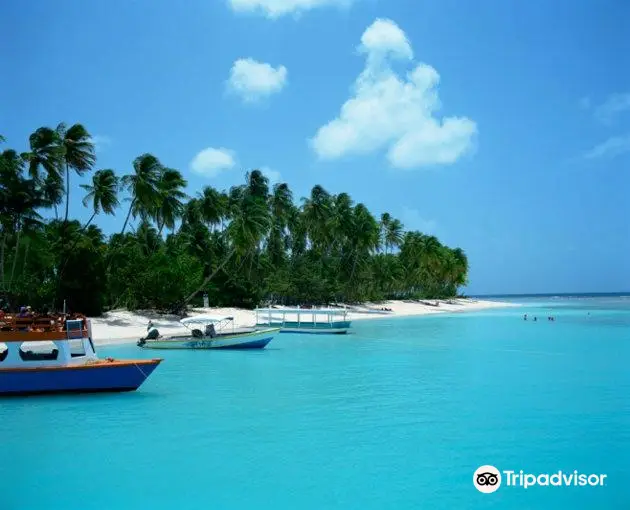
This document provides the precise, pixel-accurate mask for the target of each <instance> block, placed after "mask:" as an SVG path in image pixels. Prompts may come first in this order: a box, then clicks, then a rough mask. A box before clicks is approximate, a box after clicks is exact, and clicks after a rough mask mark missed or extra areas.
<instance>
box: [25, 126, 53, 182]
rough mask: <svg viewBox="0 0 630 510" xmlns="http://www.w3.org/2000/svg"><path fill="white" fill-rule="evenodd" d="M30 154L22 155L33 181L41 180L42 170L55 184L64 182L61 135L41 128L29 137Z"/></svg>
mask: <svg viewBox="0 0 630 510" xmlns="http://www.w3.org/2000/svg"><path fill="white" fill-rule="evenodd" d="M28 142H29V147H30V152H25V153H23V154H22V158H23V159H24V160H25V161H26V162H28V173H29V175H30V176H31V178H32V179H35V180H36V181H40V180H41V173H40V169H43V170H44V171H45V172H46V177H49V178H50V179H51V180H52V181H53V182H56V183H58V182H63V177H62V175H61V170H62V168H61V164H62V158H63V149H62V147H61V144H60V140H59V133H58V132H57V131H55V130H54V129H51V128H49V127H40V128H39V129H37V130H36V131H35V132H34V133H33V134H31V135H30V136H29V137H28Z"/></svg>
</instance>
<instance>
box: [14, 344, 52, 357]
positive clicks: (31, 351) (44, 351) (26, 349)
mask: <svg viewBox="0 0 630 510" xmlns="http://www.w3.org/2000/svg"><path fill="white" fill-rule="evenodd" d="M58 356H59V349H57V346H56V345H55V344H54V343H53V342H24V343H23V344H22V345H20V358H22V361H48V360H56V359H57V357H58Z"/></svg>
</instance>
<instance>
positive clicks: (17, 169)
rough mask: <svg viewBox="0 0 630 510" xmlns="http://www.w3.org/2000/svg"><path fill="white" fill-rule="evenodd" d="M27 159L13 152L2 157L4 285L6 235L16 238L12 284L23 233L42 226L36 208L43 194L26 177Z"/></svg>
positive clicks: (0, 195) (0, 264) (0, 257)
mask: <svg viewBox="0 0 630 510" xmlns="http://www.w3.org/2000/svg"><path fill="white" fill-rule="evenodd" d="M23 168H24V159H23V158H22V157H20V156H19V155H18V154H17V153H16V152H15V151H13V150H5V151H4V152H2V153H1V154H0V220H1V226H2V242H1V247H0V267H1V268H2V269H1V276H2V284H3V287H6V288H8V287H10V285H9V286H6V283H5V279H4V255H5V253H4V252H5V246H6V239H7V235H9V234H15V252H14V255H13V264H12V268H11V277H10V284H12V283H13V281H14V277H15V270H16V267H17V260H18V254H19V249H20V240H21V236H22V233H23V232H24V230H26V229H28V228H30V227H33V226H35V225H37V224H39V223H40V219H41V216H40V215H39V214H38V213H37V208H39V207H41V206H42V203H43V202H42V199H41V193H40V191H39V189H38V187H37V183H36V181H35V179H25V178H24V176H23Z"/></svg>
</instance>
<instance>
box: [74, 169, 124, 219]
mask: <svg viewBox="0 0 630 510" xmlns="http://www.w3.org/2000/svg"><path fill="white" fill-rule="evenodd" d="M81 187H82V188H83V189H84V190H86V191H87V192H88V193H87V195H85V198H84V199H83V205H84V206H86V207H87V206H88V204H89V203H90V202H92V211H93V212H92V216H90V219H89V220H88V222H87V223H86V224H85V226H84V227H83V229H86V228H87V227H88V226H89V225H90V223H92V220H93V219H94V217H95V216H96V215H97V214H98V213H99V212H100V211H101V209H102V210H103V212H104V213H105V214H111V215H114V214H115V210H116V208H117V207H118V206H119V205H120V202H119V201H118V188H119V182H118V177H117V176H116V174H115V172H114V171H113V170H111V169H109V168H108V169H105V170H98V171H97V172H96V173H95V174H94V175H93V176H92V184H81Z"/></svg>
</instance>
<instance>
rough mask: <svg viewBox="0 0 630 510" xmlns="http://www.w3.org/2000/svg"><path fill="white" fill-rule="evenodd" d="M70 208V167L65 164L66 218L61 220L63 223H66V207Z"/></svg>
mask: <svg viewBox="0 0 630 510" xmlns="http://www.w3.org/2000/svg"><path fill="white" fill-rule="evenodd" d="M69 206H70V167H69V166H68V163H66V216H65V218H64V219H63V222H64V223H67V222H68V207H69Z"/></svg>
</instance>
